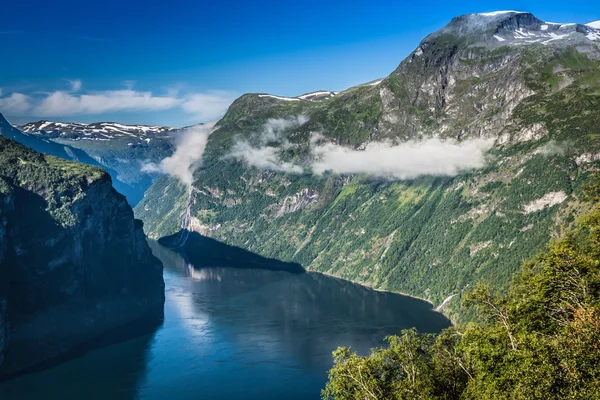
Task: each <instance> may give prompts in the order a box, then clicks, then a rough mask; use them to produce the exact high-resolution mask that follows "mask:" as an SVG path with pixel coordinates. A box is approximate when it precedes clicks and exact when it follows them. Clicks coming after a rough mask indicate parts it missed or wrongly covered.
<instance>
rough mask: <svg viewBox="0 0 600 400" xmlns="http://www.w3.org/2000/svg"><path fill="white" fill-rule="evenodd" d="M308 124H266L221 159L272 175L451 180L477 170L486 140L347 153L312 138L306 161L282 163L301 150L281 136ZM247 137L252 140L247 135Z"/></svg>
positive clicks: (384, 145)
mask: <svg viewBox="0 0 600 400" xmlns="http://www.w3.org/2000/svg"><path fill="white" fill-rule="evenodd" d="M307 121H308V118H307V117H305V116H298V117H295V118H292V119H286V120H269V121H268V122H267V123H266V124H265V126H264V127H263V129H262V131H261V132H259V133H258V135H259V136H258V137H254V140H253V141H252V142H251V141H250V140H248V139H238V141H237V142H236V143H235V144H234V146H233V148H232V149H231V151H230V152H229V154H228V155H227V156H226V157H231V158H236V159H238V160H242V161H244V162H246V163H247V164H248V165H251V166H254V167H257V168H260V169H266V170H271V171H282V172H289V173H304V172H312V173H314V174H316V175H322V174H323V173H325V172H333V173H336V174H366V175H370V176H376V177H382V178H395V179H411V178H416V177H419V176H423V175H435V176H454V175H458V174H459V173H461V172H463V171H465V170H470V169H476V168H481V167H483V166H484V165H485V153H486V151H488V150H489V149H490V148H491V147H492V145H493V143H494V141H493V140H491V139H469V140H463V141H460V142H459V141H457V140H451V139H446V140H443V139H426V140H420V141H409V142H404V143H396V144H394V143H392V142H372V143H369V144H368V145H366V147H365V148H363V149H351V148H348V147H343V146H340V145H337V144H335V143H331V142H330V141H327V140H326V139H325V138H324V137H323V136H322V135H320V134H317V133H314V134H313V135H312V136H311V140H310V144H309V154H310V156H309V157H308V161H305V162H303V163H302V164H300V163H299V162H297V161H286V160H283V159H282V149H289V148H293V147H294V146H300V145H295V144H292V143H290V142H289V141H288V140H287V139H286V138H285V137H284V136H283V132H284V131H286V130H288V129H292V128H296V127H299V126H300V125H303V124H304V123H306V122H307ZM251 138H252V136H251Z"/></svg>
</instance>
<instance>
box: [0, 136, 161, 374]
mask: <svg viewBox="0 0 600 400" xmlns="http://www.w3.org/2000/svg"><path fill="white" fill-rule="evenodd" d="M163 303H164V282H163V279H162V265H161V263H160V262H159V261H158V260H157V259H156V258H155V257H154V256H153V255H152V253H151V251H150V248H149V246H148V244H147V243H146V240H145V236H144V233H143V229H142V223H141V222H140V221H138V220H135V219H134V218H133V212H132V210H131V208H130V206H129V205H128V204H127V201H126V199H125V197H124V196H122V195H120V194H119V193H117V192H116V191H115V190H114V189H113V187H112V185H111V179H110V177H109V175H108V174H107V173H106V172H104V171H103V170H101V169H99V168H96V167H90V166H86V165H83V164H79V163H75V162H68V161H64V160H61V159H58V158H55V157H51V156H46V155H42V154H39V153H36V152H34V151H31V150H30V149H28V148H26V147H24V146H22V145H20V144H18V143H15V142H14V141H12V140H10V139H8V138H5V137H2V136H0V377H2V376H3V375H10V374H14V373H18V372H20V371H23V370H26V369H27V368H31V367H33V366H35V365H37V364H40V363H43V362H46V361H49V360H52V359H53V358H56V357H60V356H62V355H64V354H66V353H68V352H69V351H71V350H76V349H80V348H81V347H82V346H85V345H86V343H88V342H90V341H94V340H97V339H98V338H100V337H102V336H103V335H105V334H107V333H109V332H111V331H113V330H116V329H119V328H122V327H124V326H126V325H127V324H131V323H134V322H135V321H149V320H155V321H157V320H159V319H160V318H162V307H163Z"/></svg>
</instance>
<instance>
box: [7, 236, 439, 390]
mask: <svg viewBox="0 0 600 400" xmlns="http://www.w3.org/2000/svg"><path fill="white" fill-rule="evenodd" d="M154 251H155V254H156V255H157V256H159V257H160V258H161V259H162V261H163V263H164V265H165V283H166V291H167V292H166V295H167V301H166V304H165V321H164V324H163V326H162V327H160V328H159V329H158V330H157V331H156V332H155V333H153V334H149V335H145V336H142V337H138V338H136V339H133V340H129V341H126V342H121V343H118V344H114V345H110V346H107V347H104V348H101V349H97V350H94V351H91V352H89V353H87V354H85V355H84V356H82V357H79V358H76V359H73V360H71V361H68V362H66V363H63V364H60V365H58V366H56V367H53V368H50V369H47V370H44V371H41V372H36V373H31V374H28V375H24V376H21V377H18V378H16V379H13V380H11V381H8V382H5V383H2V384H0V399H2V400H9V399H19V400H25V399H36V400H37V399H62V400H69V399H103V400H104V399H111V400H113V399H168V400H178V399H194V400H197V399H318V398H319V393H320V390H321V388H322V387H323V386H324V385H325V382H326V380H327V370H328V369H329V368H330V367H331V363H332V358H331V352H332V351H333V350H334V349H335V348H336V347H337V346H341V345H343V346H351V347H352V348H353V349H354V350H356V351H358V352H361V353H365V354H367V353H368V351H369V349H370V348H372V347H375V346H379V345H381V344H382V343H383V338H384V337H385V336H386V335H389V334H394V333H398V332H399V331H400V330H401V329H403V328H408V327H413V326H414V327H417V328H418V329H419V330H420V331H422V332H437V331H439V330H441V329H443V328H444V327H446V326H448V325H449V323H448V321H447V320H446V319H445V318H443V317H442V316H441V315H440V314H438V313H435V312H433V311H432V310H431V305H430V304H428V303H425V302H422V301H419V300H416V299H413V298H409V297H404V296H400V295H396V294H391V293H384V292H377V291H374V290H370V289H367V288H365V287H362V286H359V285H355V284H352V283H349V282H346V281H342V280H339V279H335V278H331V277H328V276H324V275H320V274H314V273H304V274H291V273H288V272H278V271H268V270H257V269H240V268H202V269H195V268H194V266H193V265H190V264H188V263H187V262H185V261H184V260H183V259H182V258H181V257H180V256H179V255H177V254H176V253H173V252H171V251H169V250H166V249H164V248H160V247H158V246H157V245H155V246H154Z"/></svg>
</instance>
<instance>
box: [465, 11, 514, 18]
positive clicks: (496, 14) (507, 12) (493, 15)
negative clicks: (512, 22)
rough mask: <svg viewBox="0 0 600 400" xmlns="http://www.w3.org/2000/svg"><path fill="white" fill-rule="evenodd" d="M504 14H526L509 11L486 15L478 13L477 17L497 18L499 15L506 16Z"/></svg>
mask: <svg viewBox="0 0 600 400" xmlns="http://www.w3.org/2000/svg"><path fill="white" fill-rule="evenodd" d="M504 14H524V13H523V12H522V11H511V10H507V11H492V12H486V13H478V14H476V15H481V16H482V17H497V16H498V15H504Z"/></svg>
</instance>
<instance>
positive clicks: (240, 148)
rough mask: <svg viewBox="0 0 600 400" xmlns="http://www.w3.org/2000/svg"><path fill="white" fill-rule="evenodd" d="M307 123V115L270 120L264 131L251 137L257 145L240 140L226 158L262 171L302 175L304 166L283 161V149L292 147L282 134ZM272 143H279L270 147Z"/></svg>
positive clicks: (246, 140)
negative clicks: (281, 155) (234, 159)
mask: <svg viewBox="0 0 600 400" xmlns="http://www.w3.org/2000/svg"><path fill="white" fill-rule="evenodd" d="M306 122H308V117H307V116H305V115H298V116H296V117H292V118H287V119H269V120H267V122H266V123H265V125H264V126H263V129H262V131H261V132H259V133H258V134H257V135H253V136H252V137H251V138H252V139H253V142H254V143H255V144H251V143H250V141H249V140H248V139H242V138H238V139H237V140H236V142H235V143H234V145H233V147H232V149H231V151H230V152H229V153H228V154H227V156H226V158H236V159H238V160H242V161H244V162H246V164H248V165H251V166H254V167H257V168H260V169H267V170H270V171H282V172H289V173H296V174H300V173H302V172H303V171H304V169H303V168H302V166H300V165H296V164H294V163H292V162H285V161H282V160H281V157H280V152H281V148H288V147H290V143H289V141H288V140H287V139H285V138H284V137H283V135H282V133H283V132H284V131H286V130H288V129H291V128H297V127H299V126H301V125H304V124H305V123H306ZM271 142H279V143H277V144H276V145H269V143H271Z"/></svg>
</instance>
